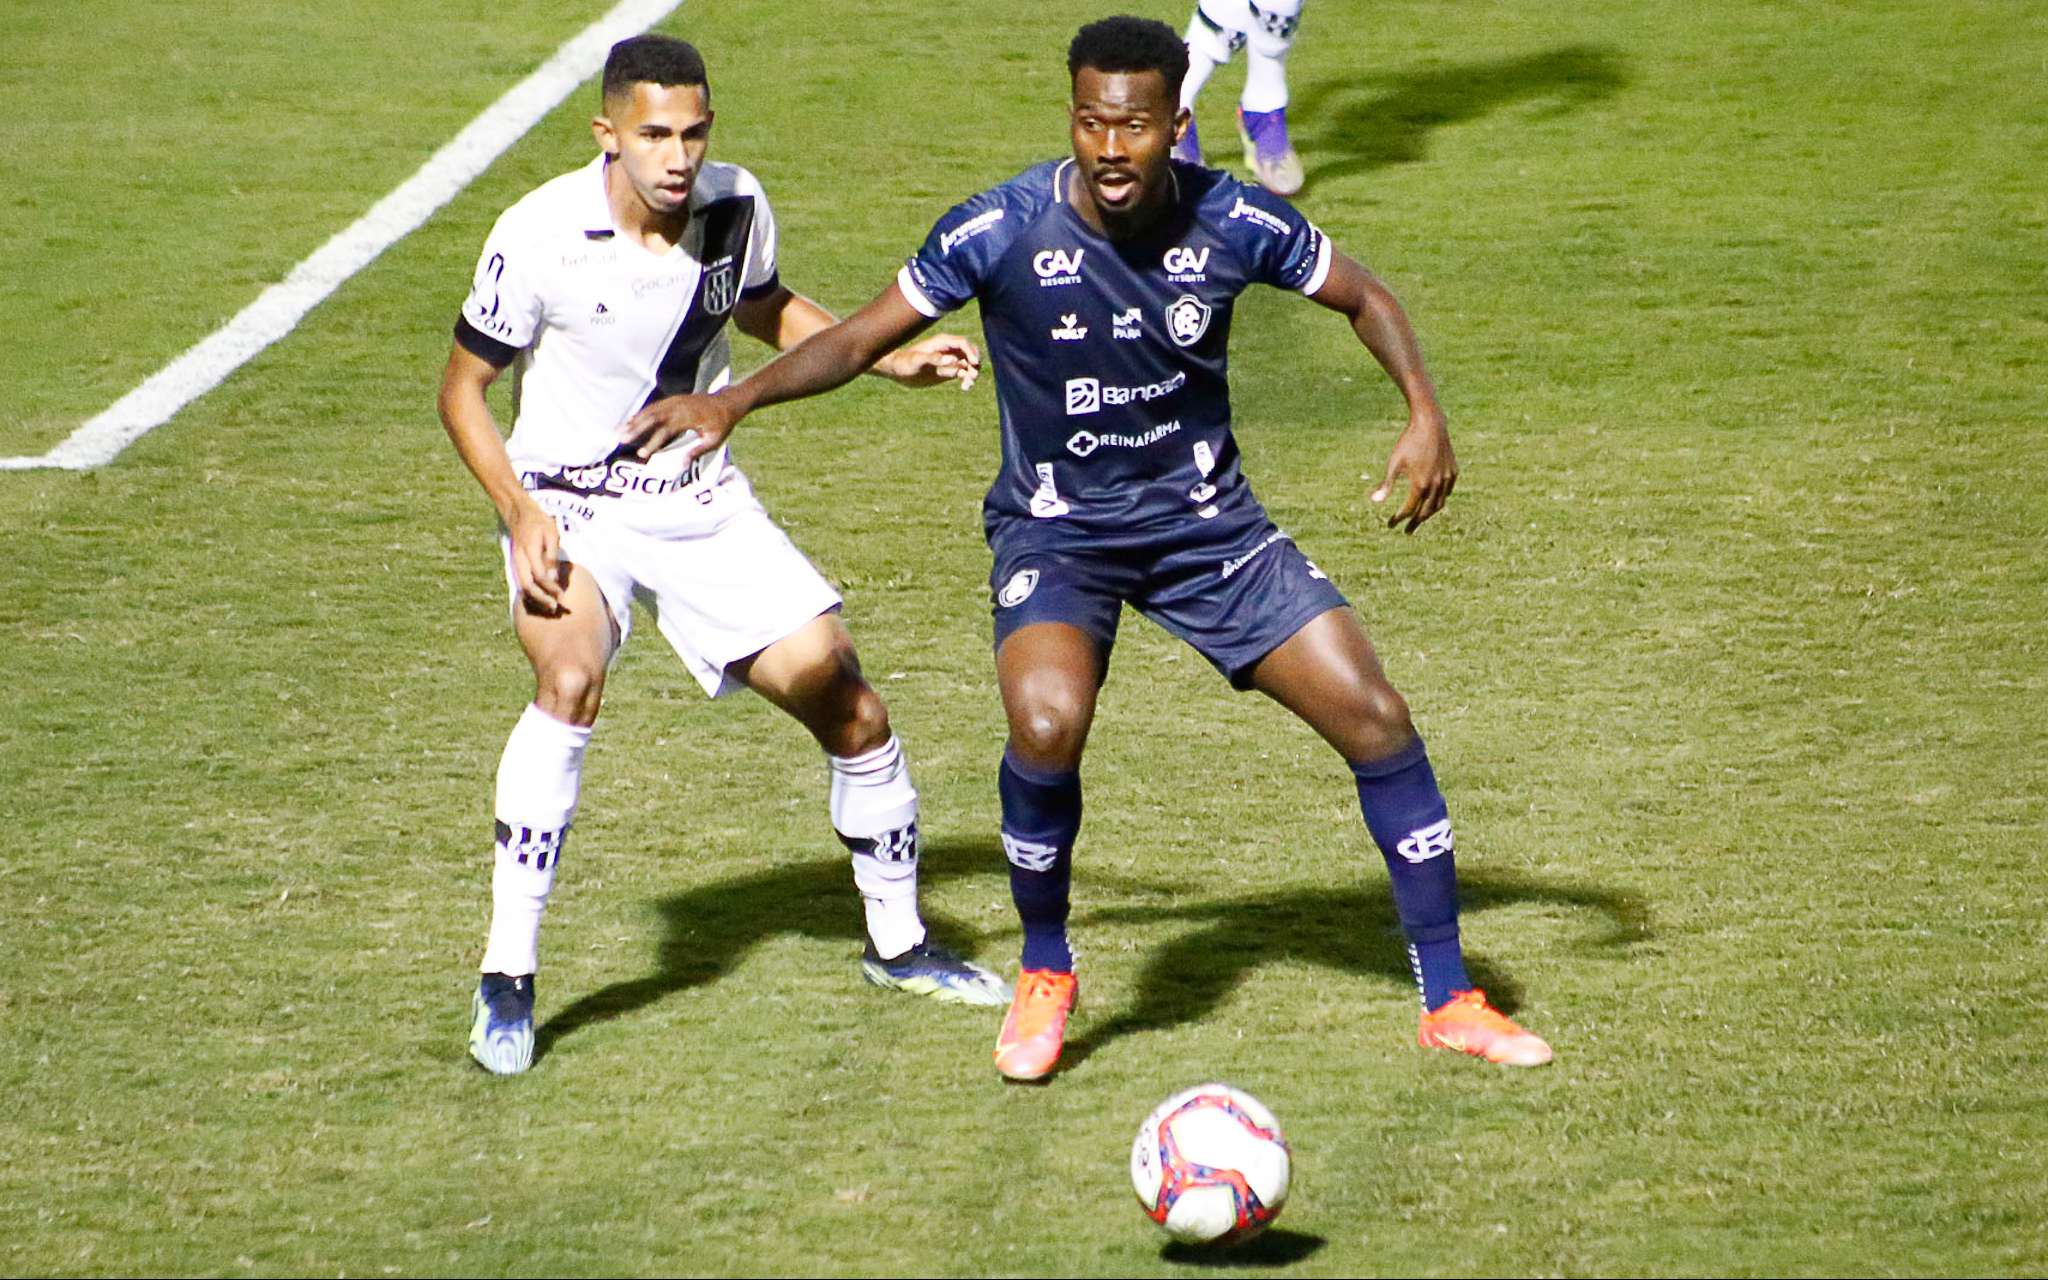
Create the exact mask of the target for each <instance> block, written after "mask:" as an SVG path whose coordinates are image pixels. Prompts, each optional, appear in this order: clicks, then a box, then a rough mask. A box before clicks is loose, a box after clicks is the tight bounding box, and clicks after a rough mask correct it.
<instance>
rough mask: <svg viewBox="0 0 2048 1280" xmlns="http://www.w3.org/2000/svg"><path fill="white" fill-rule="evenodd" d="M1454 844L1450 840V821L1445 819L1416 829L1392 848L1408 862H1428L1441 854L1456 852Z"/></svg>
mask: <svg viewBox="0 0 2048 1280" xmlns="http://www.w3.org/2000/svg"><path fill="white" fill-rule="evenodd" d="M1455 843H1456V842H1455V841H1454V840H1452V838H1451V820H1450V819H1449V818H1445V819H1443V820H1442V821H1440V822H1432V823H1430V824H1429V825H1428V826H1426V827H1417V828H1416V829H1415V830H1413V831H1411V832H1409V833H1408V836H1407V838H1406V839H1404V840H1402V841H1401V842H1400V843H1399V844H1397V845H1395V846H1394V848H1395V850H1396V851H1397V852H1398V853H1399V854H1400V855H1401V856H1402V857H1404V858H1406V859H1408V861H1410V862H1428V861H1429V860H1430V859H1431V858H1434V857H1437V856H1439V855H1441V854H1446V853H1453V852H1456V850H1455V849H1454V847H1453V846H1454V845H1455Z"/></svg>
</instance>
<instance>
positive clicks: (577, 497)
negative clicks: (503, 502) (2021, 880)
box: [499, 467, 840, 698]
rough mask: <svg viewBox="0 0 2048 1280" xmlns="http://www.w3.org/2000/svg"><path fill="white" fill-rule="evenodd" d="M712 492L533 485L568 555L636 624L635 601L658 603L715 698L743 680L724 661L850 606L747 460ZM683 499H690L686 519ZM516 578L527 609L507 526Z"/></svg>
mask: <svg viewBox="0 0 2048 1280" xmlns="http://www.w3.org/2000/svg"><path fill="white" fill-rule="evenodd" d="M709 492H710V493H711V495H712V496H711V500H710V501H709V502H708V503H707V502H704V501H702V500H697V499H696V495H695V494H694V493H692V494H674V495H670V496H669V497H667V498H663V499H652V500H640V499H633V498H625V497H619V496H616V495H599V496H586V495H582V494H576V493H566V492H561V491H558V490H553V489H537V490H533V491H532V494H533V498H534V500H535V501H536V502H538V503H540V505H541V509H542V510H544V511H546V512H547V513H548V514H549V515H551V516H553V517H554V518H555V523H556V525H557V526H559V527H560V528H561V531H562V558H563V559H565V560H567V561H569V562H570V563H571V564H574V565H576V566H577V567H578V568H580V569H582V570H583V571H584V572H586V573H588V574H589V575H590V576H591V578H592V580H594V581H595V582H596V583H597V589H598V590H599V591H600V592H601V593H602V594H603V595H604V602H605V606H606V607H607V608H609V609H610V610H611V614H612V621H613V622H614V623H616V624H617V626H618V639H619V645H620V646H621V647H623V646H624V644H625V642H626V637H627V635H629V634H630V633H631V632H632V629H633V607H632V606H633V599H634V597H635V596H638V597H639V598H640V600H641V601H642V602H643V603H645V604H646V605H647V606H648V608H649V609H651V610H652V611H653V613H654V621H655V625H656V626H658V627H660V628H661V634H663V635H664V636H667V637H668V642H669V644H670V645H671V646H673V647H674V649H675V651H676V656H677V657H679V658H681V659H682V660H683V665H684V666H685V667H687V668H688V669H689V672H690V674H691V675H692V676H695V677H696V679H697V683H698V684H700V685H702V686H704V692H706V693H708V694H710V695H711V696H712V697H714V698H715V697H717V696H718V695H720V694H722V693H726V692H729V691H730V690H731V689H733V688H735V687H738V682H737V681H728V680H727V679H726V674H725V669H726V667H727V666H729V665H731V664H732V663H734V662H737V661H739V660H740V659H741V658H745V657H748V656H750V655H752V654H756V653H759V652H760V651H761V650H763V649H765V648H767V647H768V646H769V645H771V644H774V643H775V642H776V641H777V640H780V639H782V638H783V637H784V636H787V635H790V634H792V633H794V632H795V631H797V630H799V629H800V628H802V627H803V625H804V624H805V623H807V622H809V621H810V620H811V619H813V618H815V617H817V616H818V615H819V614H821V613H825V612H827V611H828V610H831V609H836V608H838V607H839V603H840V600H839V593H838V592H837V591H834V590H833V589H832V585H831V584H830V583H828V582H826V581H825V579H824V577H823V575H821V574H820V573H819V572H818V571H817V569H816V568H815V567H813V566H812V564H811V562H810V561H809V560H808V559H806V558H805V557H804V554H803V552H801V551H798V550H797V549H796V544H794V543H792V542H791V541H790V540H789V535H788V534H786V533H784V532H783V531H782V529H781V528H780V527H779V526H778V525H777V524H776V523H775V522H774V521H773V520H771V519H769V517H768V513H767V512H766V511H765V510H763V509H762V507H761V503H760V502H759V500H757V499H756V498H755V497H754V492H753V487H752V486H751V485H749V484H748V483H747V480H746V477H745V476H744V475H742V474H741V473H740V471H739V469H738V468H736V467H733V468H728V469H726V471H725V474H724V476H723V477H721V479H720V480H719V481H718V482H717V483H716V484H715V485H714V486H712V487H711V489H710V490H709ZM678 504H687V506H688V507H689V508H691V510H690V511H688V513H687V515H686V518H684V519H681V520H678V519H675V518H674V517H676V516H685V514H686V513H685V512H683V511H681V510H678V509H677V506H678ZM499 543H500V545H501V547H502V548H503V550H504V554H505V579H506V581H507V582H508V583H509V584H510V585H511V589H512V607H513V609H514V610H515V611H516V610H517V609H518V608H519V579H518V575H517V574H516V573H515V572H514V570H513V568H512V539H511V537H510V535H508V534H505V533H503V532H502V531H500V535H499Z"/></svg>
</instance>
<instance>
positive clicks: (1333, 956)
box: [1061, 868, 1650, 1067]
mask: <svg viewBox="0 0 2048 1280" xmlns="http://www.w3.org/2000/svg"><path fill="white" fill-rule="evenodd" d="M1143 887H1144V888H1145V889H1149V890H1150V891H1151V892H1154V893H1156V892H1159V890H1160V889H1161V888H1162V886H1157V885H1146V886H1143ZM1083 892H1084V893H1085V888H1084V890H1083ZM1458 901H1459V908H1460V914H1461V916H1462V917H1463V918H1464V919H1465V920H1466V921H1468V922H1469V921H1470V920H1471V918H1472V917H1473V915H1475V914H1477V913H1479V912H1484V911H1486V910H1488V909H1490V908H1494V907H1506V906H1513V905H1516V904H1518V903H1529V902H1534V903H1548V904H1551V905H1554V906H1560V907H1570V908H1574V909H1580V910H1586V911H1591V912H1594V913H1597V914H1598V915H1600V916H1604V917H1605V918H1606V925H1605V927H1604V929H1603V930H1602V931H1601V932H1600V933H1599V934H1598V935H1597V936H1595V937H1594V938H1593V939H1591V940H1590V943H1589V944H1587V945H1590V946H1593V947H1600V948H1612V947H1621V946H1627V945H1629V944H1630V943H1634V942H1639V941H1642V940H1643V939H1645V938H1648V937H1649V936H1650V931H1649V912H1648V909H1647V907H1646V906H1645V904H1644V903H1643V902H1642V900H1641V899H1639V898H1637V897H1635V896H1634V895H1631V894H1627V893H1618V892H1614V891H1612V890H1607V889H1599V888H1594V887H1591V886H1587V885H1578V884H1568V883H1554V882H1550V881H1545V880H1540V879H1537V878H1535V877H1531V876H1524V875H1518V874H1513V873H1507V872H1494V871H1488V870H1485V869H1483V868H1481V869H1470V868H1460V869H1459V871H1458ZM1161 920H1182V921H1187V922H1189V923H1192V924H1195V925H1198V926H1199V927H1198V928H1196V929H1194V930H1191V931H1190V932H1188V933H1185V934H1182V935H1181V936H1180V937H1178V938H1175V939H1173V940H1172V941H1171V942H1167V943H1165V944H1163V945H1161V946H1158V947H1155V948H1154V949H1153V950H1152V952H1151V955H1150V957H1149V958H1148V959H1147V961H1146V963H1145V969H1144V972H1143V973H1142V974H1140V975H1139V977H1138V980H1137V982H1136V983H1135V984H1133V985H1134V986H1135V987H1136V988H1137V991H1138V996H1137V999H1136V1000H1135V1001H1133V1002H1132V1003H1131V1004H1130V1005H1129V1007H1127V1008H1125V1009H1123V1010H1121V1011H1120V1012H1117V1013H1115V1014H1112V1015H1111V1016H1110V1017H1109V1018H1108V1019H1107V1020H1105V1021H1102V1022H1096V1023H1094V1024H1093V1025H1088V1024H1086V1023H1084V1024H1083V1025H1082V1028H1081V1031H1080V1034H1079V1035H1076V1036H1074V1037H1073V1038H1071V1039H1069V1040H1068V1041H1067V1046H1066V1051H1065V1052H1064V1053H1063V1054H1062V1055H1061V1064H1062V1065H1063V1066H1065V1067H1072V1066H1074V1065H1076V1064H1078V1063H1080V1062H1081V1061H1083V1060H1084V1059H1086V1058H1087V1056H1088V1055H1089V1054H1090V1053H1093V1052H1094V1051H1096V1050H1097V1049H1100V1048H1102V1047H1103V1046H1104V1045H1106V1044H1108V1043H1109V1042H1111V1041H1113V1040H1115V1039H1117V1038H1118V1037H1120V1036H1127V1035H1133V1034H1136V1033H1138V1032H1143V1031H1158V1030H1163V1029H1165V1028H1167V1027H1172V1026H1177V1025H1180V1024H1182V1023H1188V1022H1196V1021H1199V1020H1201V1019H1202V1018H1204V1017H1206V1016H1208V1015H1209V1014H1210V1013H1211V1012H1212V1011H1213V1010H1214V1009H1215V1008H1216V1006H1217V1005H1219V1004H1221V1003H1222V1002H1223V1000H1224V998H1225V997H1226V996H1228V995H1229V994H1230V992H1231V991H1232V990H1234V989H1235V988H1236V987H1237V986H1238V985H1239V984H1241V983H1243V982H1244V981H1245V980H1246V979H1247V978H1248V977H1250V976H1251V972H1252V970H1253V969H1254V968H1256V967H1257V966H1259V965H1261V964H1264V963H1267V962H1269V961H1272V960H1278V959H1291V960H1299V961H1305V962H1307V963H1310V964H1315V965H1320V966H1322V967H1324V968H1329V969H1335V970H1337V971H1339V972H1342V973H1352V974H1358V975H1361V976H1364V977H1380V978H1391V979H1393V980H1394V981H1395V982H1396V983H1398V984H1399V985H1400V986H1401V987H1402V988H1403V989H1412V987H1411V984H1412V983H1413V982H1414V978H1413V977H1412V976H1411V974H1410V971H1409V968H1408V949H1407V943H1406V942H1405V941H1404V939H1403V938H1402V936H1401V932H1400V922H1399V920H1398V919H1397V918H1396V917H1395V915H1394V904H1393V899H1392V896H1391V895H1390V894H1389V893H1388V892H1387V889H1386V885H1385V883H1384V882H1383V881H1366V882H1364V883H1360V884H1359V885H1357V886H1356V887H1354V888H1349V889H1341V890H1333V891H1329V892H1308V893H1304V892H1301V891H1299V890H1295V891H1290V892H1287V893H1277V894H1272V895H1268V896H1265V897H1255V898H1248V899H1247V898H1232V899H1229V900H1226V901H1220V902H1195V903H1186V904H1179V903H1176V904H1172V905H1164V906H1131V907H1111V908H1107V909H1104V910H1098V911H1086V912H1077V913H1076V914H1075V917H1074V923H1075V924H1076V925H1077V926H1079V927H1080V928H1082V929H1089V928H1094V927H1100V926H1105V925H1108V926H1114V925H1119V924H1136V923H1141V922H1143V923H1155V924H1156V923H1157V922H1158V921H1161ZM1465 968H1466V970H1467V972H1469V973H1470V974H1471V976H1472V981H1473V982H1474V983H1476V984H1478V985H1479V986H1480V987H1482V988H1484V989H1485V991H1486V995H1487V998H1488V1000H1490V1001H1491V1002H1492V1003H1493V1005H1494V1007H1496V1008H1498V1009H1500V1010H1502V1011H1503V1012H1505V1013H1510V1014H1511V1013H1513V1012H1515V1010H1516V1009H1517V1008H1519V1007H1520V1005H1521V1003H1522V986H1521V984H1520V983H1519V982H1517V981H1516V980H1515V979H1514V978H1513V977H1512V976H1511V975H1509V974H1508V973H1506V972H1504V971H1503V970H1501V969H1500V968H1498V967H1497V966H1495V965H1494V964H1493V963H1492V962H1491V961H1489V960H1488V959H1487V958H1486V956H1485V955H1484V954H1482V953H1480V952H1477V951H1474V950H1473V949H1472V947H1471V936H1470V930H1469V928H1468V930H1467V936H1466V950H1465Z"/></svg>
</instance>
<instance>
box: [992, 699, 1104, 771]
mask: <svg viewBox="0 0 2048 1280" xmlns="http://www.w3.org/2000/svg"><path fill="white" fill-rule="evenodd" d="M1087 739H1088V715H1087V709H1086V708H1085V707H1084V706H1082V705H1081V704H1080V700H1079V699H1076V698H1061V697H1042V698H1036V699H1033V700H1032V702H1031V703H1030V705H1028V706H1024V707H1020V708H1019V709H1018V710H1017V711H1016V713H1015V714H1013V715H1011V717H1010V750H1011V751H1012V752H1014V753H1015V754H1016V755H1018V756H1019V757H1021V758H1022V759H1023V760H1024V762H1025V763H1026V764H1029V765H1033V766H1035V767H1037V768H1040V769H1046V770H1051V771H1055V772H1058V771H1064V770H1068V769H1072V768H1074V767H1075V766H1077V765H1079V764H1080V763H1081V748H1082V746H1083V745H1084V744H1085V743H1086V742H1087Z"/></svg>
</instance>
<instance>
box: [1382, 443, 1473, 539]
mask: <svg viewBox="0 0 2048 1280" xmlns="http://www.w3.org/2000/svg"><path fill="white" fill-rule="evenodd" d="M1404 475H1405V476H1406V477H1408V500H1407V501H1406V502H1403V503H1402V504H1401V509H1400V510H1399V511H1396V512H1395V513H1394V515H1393V517H1392V518H1391V519H1389V520H1388V521H1387V527H1388V528H1390V529H1392V528H1397V527H1399V526H1400V524H1401V522H1402V521H1404V520H1405V521H1407V522H1408V529H1407V532H1409V533H1413V532H1415V526H1417V525H1419V524H1421V523H1422V522H1423V521H1424V520H1427V519H1429V518H1430V517H1431V516H1433V515H1435V514H1436V513H1437V512H1439V511H1441V510H1443V506H1444V500H1445V499H1446V498H1449V497H1450V496H1451V490H1452V489H1453V488H1455V487H1456V486H1457V483H1458V460H1457V458H1455V457H1454V456H1452V454H1451V433H1450V431H1449V430H1447V429H1446V428H1445V426H1444V420H1443V417H1442V416H1441V415H1440V414H1434V413H1432V414H1426V415H1425V414H1418V415H1415V416H1413V417H1410V418H1409V419H1408V429H1407V430H1406V431H1403V432H1402V433H1401V438H1400V439H1399V440H1396V441H1395V442H1394V451H1393V452H1392V453H1390V454H1388V455H1387V476H1386V479H1384V480H1382V481H1380V487H1379V488H1377V489H1375V490H1373V491H1372V500H1373V501H1374V502H1385V501H1386V500H1387V496H1388V495H1389V494H1391V493H1393V491H1394V482H1395V481H1396V480H1397V479H1399V478H1400V477H1402V476H1404Z"/></svg>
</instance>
